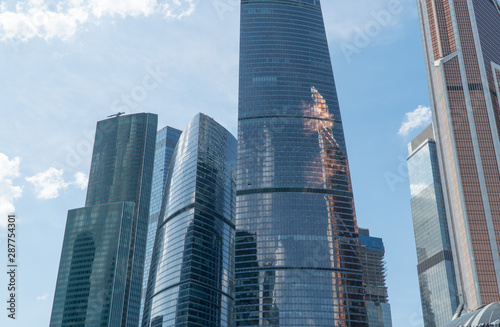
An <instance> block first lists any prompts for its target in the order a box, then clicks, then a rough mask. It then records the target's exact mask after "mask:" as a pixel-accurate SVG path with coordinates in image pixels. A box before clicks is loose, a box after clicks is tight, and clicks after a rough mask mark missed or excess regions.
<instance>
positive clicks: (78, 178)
mask: <svg viewBox="0 0 500 327" xmlns="http://www.w3.org/2000/svg"><path fill="white" fill-rule="evenodd" d="M88 183H89V178H88V176H87V175H86V174H84V173H82V172H78V173H76V174H75V181H74V182H73V185H75V186H76V187H78V188H80V189H81V190H84V189H86V188H87V184H88Z"/></svg>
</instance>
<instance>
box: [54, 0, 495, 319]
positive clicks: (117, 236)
mask: <svg viewBox="0 0 500 327" xmlns="http://www.w3.org/2000/svg"><path fill="white" fill-rule="evenodd" d="M417 6H418V10H419V17H420V22H421V31H422V38H423V45H424V53H425V60H426V68H427V75H428V81H429V89H430V94H431V105H432V112H433V124H432V125H431V126H429V127H427V128H426V129H425V130H424V131H423V132H422V133H421V134H420V135H418V136H417V137H416V138H415V139H414V140H413V141H412V142H411V143H410V144H409V146H408V148H409V157H408V169H409V176H410V184H411V185H410V190H411V207H412V214H413V224H414V231H415V240H416V247H417V258H418V266H417V270H418V277H419V282H420V283H419V284H420V291H421V299H422V308H423V314H424V323H425V326H426V327H437V326H443V325H445V324H448V325H447V326H458V325H457V324H455V323H453V322H451V323H450V321H451V320H452V318H458V320H456V321H457V322H458V321H460V322H461V324H466V325H467V326H468V325H469V323H470V322H472V323H475V322H478V321H480V320H481V319H482V318H481V317H483V315H484V313H485V312H489V311H488V310H493V311H492V313H491V315H489V317H490V318H491V317H494V316H495V312H496V311H495V310H496V309H494V308H496V307H497V306H498V305H497V304H495V302H496V301H500V252H499V248H500V137H499V132H498V130H499V129H500V100H499V94H500V5H499V3H498V1H497V0H417ZM157 127H158V126H157V116H156V115H155V114H147V113H141V114H132V115H125V116H121V115H120V114H118V115H115V117H110V118H109V119H106V120H103V121H100V122H98V124H97V129H96V137H95V144H94V152H93V155H92V164H91V171H90V177H89V184H88V192H87V200H86V203H85V207H83V208H79V209H74V210H70V211H69V212H68V217H67V225H66V230H65V235H64V241H63V248H62V253H61V261H60V267H59V273H58V278H57V285H56V291H55V297H54V304H53V310H52V316H51V322H50V326H51V327H56V326H57V327H63V326H64V327H69V326H71V327H80V326H81V327H83V326H120V327H132V326H133V327H137V326H141V327H159V326H177V327H181V326H182V327H191V326H193V327H195V326H199V327H207V326H208V327H211V326H214V327H233V326H234V327H236V326H247V327H257V326H275V327H278V326H280V327H304V326H315V327H327V326H328V327H330V326H348V327H367V326H370V327H378V326H384V327H388V326H392V322H391V314H390V305H389V303H388V293H387V286H386V283H385V279H386V272H385V262H384V253H385V249H384V245H383V242H382V240H381V239H380V238H376V237H373V236H370V234H369V232H368V231H367V230H364V229H359V228H358V226H357V219H356V211H355V206H354V200H353V190H352V185H351V177H350V170H349V164H348V159H347V148H346V142H345V139H344V132H343V124H342V119H341V113H340V107H339V103H338V97H337V93H336V86H335V80H334V76H333V70H332V64H331V60H330V53H329V49H328V43H327V38H326V32H325V26H324V21H323V14H322V10H321V5H320V1H319V0H266V1H263V0H242V1H241V43H240V82H239V112H238V138H237V139H236V138H235V137H234V136H232V135H231V134H230V133H229V132H228V131H227V130H226V129H225V128H224V127H222V126H221V125H220V124H218V123H217V122H215V121H214V120H213V119H212V118H210V117H209V116H207V115H205V114H201V113H200V114H198V115H197V116H196V117H194V118H193V119H192V120H191V121H190V122H189V124H188V125H187V127H186V128H185V129H184V130H183V131H182V132H181V131H180V130H176V129H174V128H171V127H166V128H164V129H161V130H160V131H157V130H158V128H157ZM485 305H488V306H487V307H486V308H483V309H482V311H480V312H481V313H480V314H478V313H477V312H476V313H469V312H472V311H474V310H476V309H478V308H481V307H483V306H485ZM464 315H465V316H464ZM469 315H473V316H469ZM461 316H463V317H461ZM466 317H471V318H470V320H468V321H466V320H465V319H466ZM467 319H468V318H467ZM474 321H475V322H474ZM488 323H489V322H488Z"/></svg>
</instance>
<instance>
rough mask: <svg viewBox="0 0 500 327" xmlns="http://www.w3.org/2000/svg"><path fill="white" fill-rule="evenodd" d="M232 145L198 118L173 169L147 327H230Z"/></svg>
mask: <svg viewBox="0 0 500 327" xmlns="http://www.w3.org/2000/svg"><path fill="white" fill-rule="evenodd" d="M236 147H237V142H236V139H235V138H234V137H233V136H232V135H231V134H230V133H229V132H228V131H227V130H226V129H224V128H223V127H222V126H221V125H219V124H218V123H216V122H215V121H214V120H213V119H211V118H209V117H207V116H205V115H203V114H199V115H198V116H196V117H195V118H194V119H193V120H192V121H191V122H190V123H189V124H188V126H187V127H186V129H185V130H184V132H183V133H182V135H181V137H180V139H179V142H178V144H177V146H176V148H175V151H174V155H173V157H172V161H171V164H170V169H169V173H168V179H167V184H166V189H165V195H164V198H163V203H162V208H161V211H160V217H159V220H158V229H157V234H156V240H155V245H154V250H153V257H152V261H151V269H150V276H149V282H148V288H147V293H146V304H145V307H144V317H143V323H142V326H143V327H147V326H155V327H156V326H193V327H195V326H200V327H202V326H203V327H206V326H214V327H228V326H231V322H230V320H231V312H232V305H233V285H232V283H231V281H232V280H233V270H234V233H235V225H234V223H235V202H236V181H235V177H236V174H235V171H236Z"/></svg>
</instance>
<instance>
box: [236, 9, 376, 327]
mask: <svg viewBox="0 0 500 327" xmlns="http://www.w3.org/2000/svg"><path fill="white" fill-rule="evenodd" d="M240 46H241V48H240V83H239V131H238V133H239V134H238V136H239V138H238V142H239V143H238V172H237V174H238V175H237V180H238V192H237V214H236V215H237V237H236V275H235V294H236V304H235V324H236V326H280V327H289V326H290V327H291V326H300V327H304V326H316V327H321V326H329V327H331V326H367V314H366V305H365V302H364V287H363V274H362V268H361V262H360V257H359V241H358V234H357V232H358V230H357V225H356V216H355V210H354V202H353V195H352V187H351V181H350V173H349V166H348V160H347V151H346V145H345V141H344V134H343V127H342V120H341V117H340V109H339V105H338V100H337V94H336V89H335V82H334V78H333V71H332V66H331V61H330V54H329V50H328V44H327V39H326V33H325V27H324V23H323V16H322V11H321V6H320V2H319V0H268V1H261V0H242V2H241V43H240Z"/></svg>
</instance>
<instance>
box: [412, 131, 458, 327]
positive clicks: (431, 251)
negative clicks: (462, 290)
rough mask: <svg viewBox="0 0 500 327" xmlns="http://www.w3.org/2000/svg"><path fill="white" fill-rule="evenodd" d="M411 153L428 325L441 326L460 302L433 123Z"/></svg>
mask: <svg viewBox="0 0 500 327" xmlns="http://www.w3.org/2000/svg"><path fill="white" fill-rule="evenodd" d="M408 152H409V156H408V173H409V177H410V192H411V211H412V216H413V229H414V232H415V244H416V247H417V259H418V266H417V270H418V279H419V284H420V298H421V301H422V312H423V318H424V325H425V326H426V327H440V326H443V325H444V324H445V323H447V322H449V321H450V320H451V319H452V317H453V315H454V314H455V312H456V310H457V307H458V304H459V302H458V291H457V286H456V279H455V270H454V264H453V255H452V248H451V245H450V237H449V232H448V222H447V219H446V210H445V206H444V198H443V189H442V186H441V175H440V173H439V162H438V153H437V148H436V142H435V140H434V132H433V126H432V124H431V125H429V126H428V127H427V128H426V129H425V130H424V131H423V132H422V133H420V134H419V135H418V136H417V137H416V138H415V139H414V140H413V141H412V142H411V143H410V144H408Z"/></svg>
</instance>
